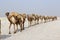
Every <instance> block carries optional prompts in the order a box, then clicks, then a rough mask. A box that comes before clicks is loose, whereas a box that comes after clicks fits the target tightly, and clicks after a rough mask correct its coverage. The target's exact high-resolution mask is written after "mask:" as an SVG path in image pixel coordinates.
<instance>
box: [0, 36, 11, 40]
mask: <svg viewBox="0 0 60 40" xmlns="http://www.w3.org/2000/svg"><path fill="white" fill-rule="evenodd" d="M9 37H11V35H0V39H6V38H9Z"/></svg>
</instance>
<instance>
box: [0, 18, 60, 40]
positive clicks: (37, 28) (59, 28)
mask: <svg viewBox="0 0 60 40" xmlns="http://www.w3.org/2000/svg"><path fill="white" fill-rule="evenodd" d="M0 19H1V35H0V39H1V40H60V17H58V19H57V20H55V21H50V22H47V23H39V24H37V25H34V26H31V27H28V21H26V22H25V25H24V27H25V30H23V31H22V32H20V27H18V28H19V29H18V31H17V33H16V34H13V31H14V29H13V25H12V28H11V33H12V34H8V33H9V21H8V20H7V18H6V17H2V18H0ZM32 23H33V22H32Z"/></svg>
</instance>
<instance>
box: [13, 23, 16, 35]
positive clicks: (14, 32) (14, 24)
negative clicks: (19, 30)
mask: <svg viewBox="0 0 60 40" xmlns="http://www.w3.org/2000/svg"><path fill="white" fill-rule="evenodd" d="M13 25H14V34H15V33H16V30H15V24H13Z"/></svg>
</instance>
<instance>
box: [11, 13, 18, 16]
mask: <svg viewBox="0 0 60 40" xmlns="http://www.w3.org/2000/svg"><path fill="white" fill-rule="evenodd" d="M17 15H19V14H18V13H17V12H10V16H17Z"/></svg>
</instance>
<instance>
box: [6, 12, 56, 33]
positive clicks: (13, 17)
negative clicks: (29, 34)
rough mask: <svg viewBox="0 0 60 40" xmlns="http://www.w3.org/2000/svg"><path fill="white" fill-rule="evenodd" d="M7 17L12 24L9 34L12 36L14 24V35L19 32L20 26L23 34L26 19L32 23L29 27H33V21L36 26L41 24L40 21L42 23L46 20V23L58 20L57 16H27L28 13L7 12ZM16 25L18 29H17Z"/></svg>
mask: <svg viewBox="0 0 60 40" xmlns="http://www.w3.org/2000/svg"><path fill="white" fill-rule="evenodd" d="M5 15H6V17H7V19H8V20H9V22H10V25H9V34H11V32H10V28H11V25H12V24H13V25H14V34H15V33H16V32H17V30H18V25H19V26H20V31H21V32H22V31H23V30H24V29H25V28H24V23H25V21H26V19H27V20H28V22H29V23H30V25H29V26H31V24H32V21H34V22H35V23H34V25H36V24H39V20H41V22H42V21H43V20H44V23H46V22H47V21H54V20H57V16H42V15H38V14H26V13H21V14H19V13H18V12H6V13H5ZM15 25H16V28H17V29H15Z"/></svg>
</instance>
